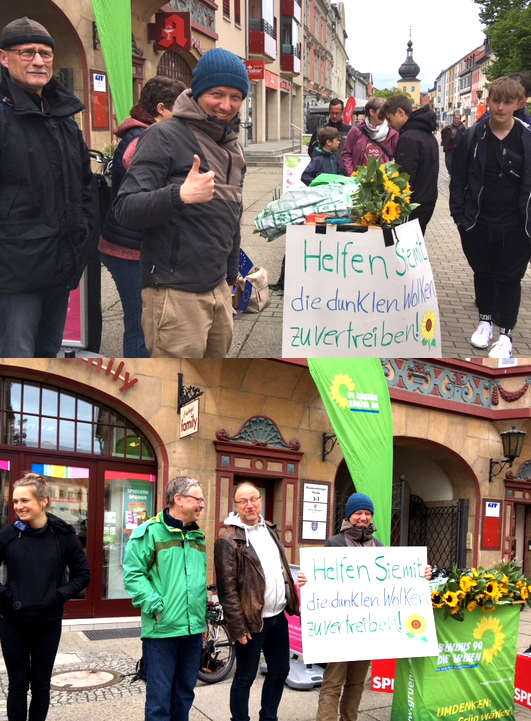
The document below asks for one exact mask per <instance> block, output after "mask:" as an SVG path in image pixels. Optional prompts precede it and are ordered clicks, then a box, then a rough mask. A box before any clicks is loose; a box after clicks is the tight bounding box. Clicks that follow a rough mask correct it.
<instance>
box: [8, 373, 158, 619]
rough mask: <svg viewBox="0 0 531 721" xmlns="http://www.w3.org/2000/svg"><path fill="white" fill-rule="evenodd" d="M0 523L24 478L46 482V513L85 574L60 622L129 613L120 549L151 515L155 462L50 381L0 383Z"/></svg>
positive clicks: (115, 425) (144, 446) (110, 415)
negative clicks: (83, 561) (62, 526)
mask: <svg viewBox="0 0 531 721" xmlns="http://www.w3.org/2000/svg"><path fill="white" fill-rule="evenodd" d="M0 404H1V405H0V408H1V422H0V425H1V436H0V440H1V443H0V484H1V486H0V521H1V524H2V525H5V524H7V523H11V522H13V520H15V517H14V513H13V510H12V508H11V507H10V503H9V499H10V497H11V489H12V485H13V483H14V482H15V481H16V480H18V479H19V478H21V477H22V476H23V474H24V473H25V472H31V473H38V474H40V475H42V476H44V477H45V478H46V481H47V485H48V488H49V490H50V495H51V506H50V510H51V512H52V513H54V514H55V515H57V516H59V517H60V518H62V519H64V520H65V521H67V522H68V523H70V524H72V526H73V527H74V528H75V529H76V532H77V534H78V536H79V538H80V540H81V543H82V545H83V547H84V549H85V553H86V554H87V559H88V561H89V565H90V568H91V571H92V579H91V583H90V586H89V587H88V589H86V591H85V592H84V593H83V597H82V598H80V599H76V600H74V601H72V602H71V603H69V604H68V605H67V608H66V617H67V618H68V617H70V618H80V617H104V616H126V615H130V614H133V613H136V610H135V609H133V607H132V606H131V602H130V600H129V597H128V596H127V594H126V593H125V590H124V585H123V574H122V570H123V559H124V552H125V545H126V543H127V539H128V538H129V535H130V534H131V532H132V530H133V529H134V528H135V527H136V526H137V525H139V524H140V523H143V521H144V520H146V519H147V518H150V517H151V516H152V515H153V513H154V510H155V498H156V493H155V490H156V477H157V476H156V473H157V464H156V462H155V456H154V453H153V449H152V448H151V445H150V444H149V442H148V440H147V438H146V437H145V436H144V435H143V434H142V433H141V431H140V430H139V429H138V428H137V427H136V426H135V425H133V424H132V423H131V422H130V421H128V420H127V419H126V418H125V417H124V416H123V415H121V414H120V413H117V412H116V411H114V410H113V409H112V408H111V407H110V406H108V405H106V404H104V403H100V402H96V401H94V400H93V399H91V398H89V397H88V396H85V395H82V394H80V393H75V392H71V391H66V390H64V389H61V388H58V387H56V386H54V385H53V384H50V383H40V382H34V381H28V380H23V379H18V378H11V377H9V376H8V375H6V376H3V377H1V378H0Z"/></svg>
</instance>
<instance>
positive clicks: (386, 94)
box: [373, 87, 413, 100]
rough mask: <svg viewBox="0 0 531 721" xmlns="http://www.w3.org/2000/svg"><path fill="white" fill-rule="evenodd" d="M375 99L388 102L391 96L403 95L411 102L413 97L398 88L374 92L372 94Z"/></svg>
mask: <svg viewBox="0 0 531 721" xmlns="http://www.w3.org/2000/svg"><path fill="white" fill-rule="evenodd" d="M373 95H374V97H375V98H384V99H385V100H389V98H390V97H391V96H392V95H405V96H406V98H409V99H410V100H413V97H412V96H411V95H410V94H409V93H407V92H405V91H404V90H400V88H396V87H395V88H384V89H383V90H376V91H375V92H374V93H373Z"/></svg>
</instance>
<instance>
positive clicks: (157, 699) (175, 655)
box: [142, 633, 203, 721]
mask: <svg viewBox="0 0 531 721" xmlns="http://www.w3.org/2000/svg"><path fill="white" fill-rule="evenodd" d="M142 646H143V651H144V661H145V664H146V671H147V684H146V721H188V714H189V713H190V709H191V707H192V703H193V701H194V688H195V684H196V683H197V677H198V676H199V664H200V662H201V649H202V647H203V635H202V634H201V633H195V634H193V635H191V636H171V637H169V638H144V639H143V642H142Z"/></svg>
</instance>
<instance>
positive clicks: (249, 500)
mask: <svg viewBox="0 0 531 721" xmlns="http://www.w3.org/2000/svg"><path fill="white" fill-rule="evenodd" d="M261 498H262V496H253V497H252V498H242V499H241V500H240V501H234V503H235V504H236V505H237V506H246V505H247V504H248V503H252V504H253V506H256V504H257V503H258V501H259V500H260V499H261Z"/></svg>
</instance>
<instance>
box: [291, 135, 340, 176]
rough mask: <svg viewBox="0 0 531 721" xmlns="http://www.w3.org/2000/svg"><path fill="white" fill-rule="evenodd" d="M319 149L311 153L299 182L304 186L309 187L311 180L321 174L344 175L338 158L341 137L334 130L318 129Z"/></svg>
mask: <svg viewBox="0 0 531 721" xmlns="http://www.w3.org/2000/svg"><path fill="white" fill-rule="evenodd" d="M317 141H318V143H319V147H318V148H316V149H315V150H314V151H313V155H312V159H311V161H310V164H309V165H308V167H307V168H306V170H305V171H304V172H303V174H302V176H301V180H302V182H303V183H304V184H305V185H310V183H311V182H312V180H313V179H314V178H316V177H317V176H318V175H321V173H330V174H332V175H344V174H345V171H344V169H343V164H342V163H341V160H340V158H339V153H337V152H336V151H338V150H339V146H340V145H341V135H340V134H339V131H338V130H336V129H335V128H328V127H324V128H319V130H318V131H317Z"/></svg>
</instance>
